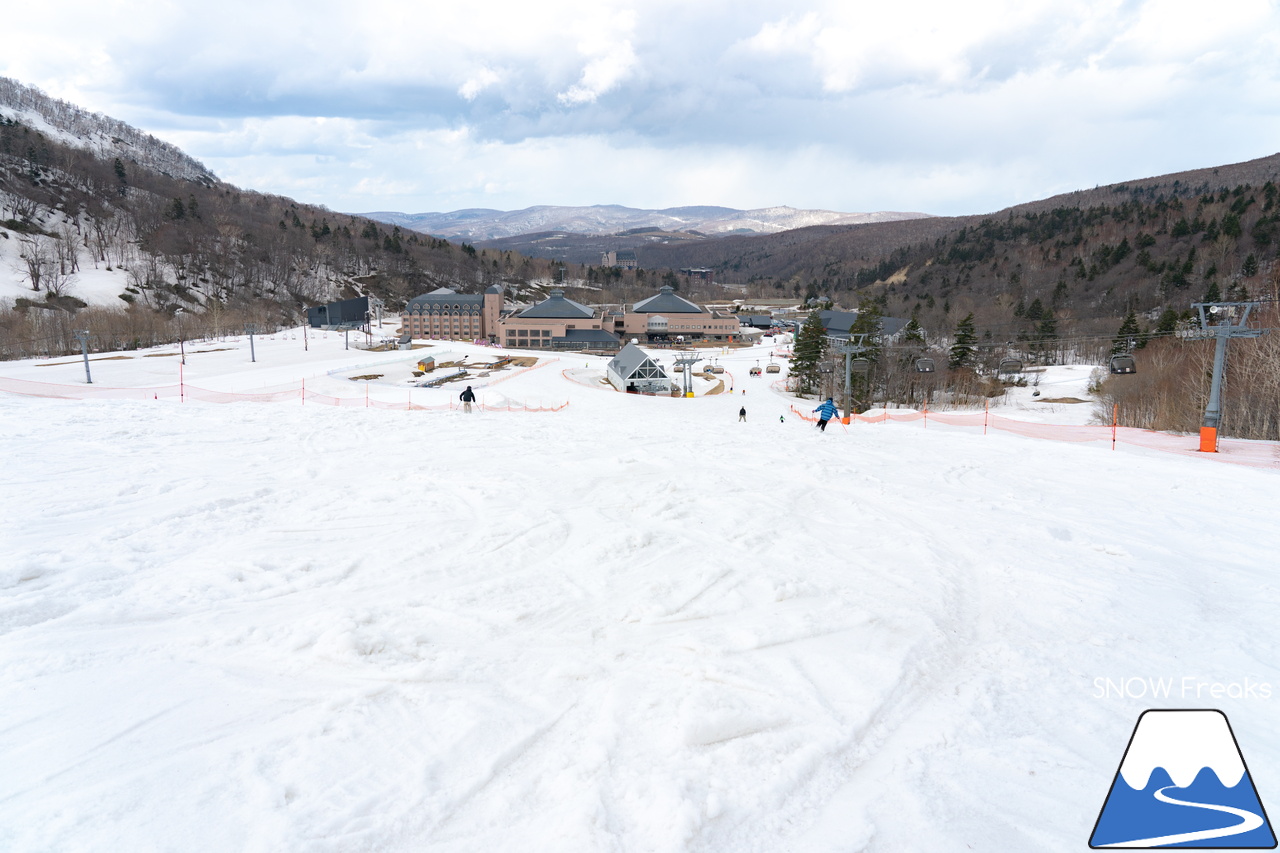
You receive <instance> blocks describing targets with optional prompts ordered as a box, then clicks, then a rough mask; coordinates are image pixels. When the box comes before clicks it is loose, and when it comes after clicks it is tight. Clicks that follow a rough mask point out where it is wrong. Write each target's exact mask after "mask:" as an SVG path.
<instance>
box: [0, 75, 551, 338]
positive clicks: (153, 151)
mask: <svg viewBox="0 0 1280 853" xmlns="http://www.w3.org/2000/svg"><path fill="white" fill-rule="evenodd" d="M0 256H2V257H3V259H4V261H5V263H3V264H0V265H3V266H4V267H5V268H4V269H0V275H2V276H5V277H7V278H8V279H10V280H11V282H16V283H20V287H16V289H11V290H9V291H5V292H6V293H16V294H21V295H19V296H16V298H13V299H11V300H0V353H2V354H4V355H7V356H9V357H14V356H22V355H31V354H36V353H39V352H60V351H66V350H67V349H68V348H69V347H71V346H72V344H73V338H72V334H71V332H72V330H73V328H79V327H85V326H87V327H89V328H90V330H91V331H92V332H93V333H94V335H95V345H97V346H99V347H101V348H107V349H109V348H113V347H118V346H121V345H131V344H135V343H136V344H138V345H141V344H146V343H151V342H155V341H158V340H169V339H173V337H174V336H175V335H176V334H178V331H177V329H176V327H175V326H174V324H173V322H172V318H173V317H174V315H175V313H176V312H177V310H178V309H185V310H184V315H185V318H184V322H185V323H186V324H187V330H188V332H189V333H190V332H191V331H193V330H195V331H198V330H199V329H200V328H202V324H215V323H216V324H217V325H219V326H220V327H221V328H224V329H225V328H230V327H234V326H235V325H236V324H243V323H245V322H256V323H259V324H266V325H270V324H276V323H291V322H296V321H297V320H298V319H299V318H300V317H301V316H302V310H303V309H304V308H305V307H306V306H308V305H314V304H317V303H319V302H323V301H326V300H329V299H334V298H340V297H346V296H352V295H358V294H361V295H362V294H369V295H375V296H379V297H382V298H384V299H385V300H386V302H387V305H388V308H389V309H391V310H395V309H397V308H398V307H399V306H400V304H402V303H403V301H404V300H406V299H408V298H411V297H413V296H415V295H417V294H419V293H422V292H424V291H427V290H431V289H434V288H436V287H440V286H450V287H454V288H456V289H458V290H460V291H463V292H466V291H475V290H477V289H482V288H484V287H487V286H489V285H490V284H493V283H495V282H503V283H506V284H508V285H510V286H512V287H513V288H515V289H517V290H518V289H519V288H520V287H521V286H522V285H523V284H525V283H527V282H530V281H534V280H538V279H540V278H541V279H545V278H547V277H548V276H549V275H550V274H551V264H550V262H548V261H544V260H536V259H525V258H523V257H520V256H518V255H515V254H513V253H502V254H501V255H496V254H495V255H493V256H490V255H489V253H485V252H483V251H477V250H476V249H474V248H473V247H471V246H469V245H467V244H465V243H464V244H454V243H450V242H447V241H445V240H439V239H435V238H432V237H428V236H425V235H421V234H417V233H414V232H409V231H402V230H401V229H399V228H397V227H394V226H387V225H384V224H381V223H377V222H374V221H372V220H368V219H364V218H361V217H354V216H348V215H344V214H340V213H335V212H333V211H330V210H327V209H325V208H322V207H315V206H310V205H304V204H299V203H297V202H294V201H292V200H290V199H287V198H282V197H279V196H273V195H267V194H263V193H257V192H251V191H246V190H242V189H239V188H237V187H234V186H232V185H230V184H227V183H224V182H222V181H219V180H218V179H217V177H216V176H215V175H213V173H212V172H210V171H209V170H208V169H206V168H205V167H204V166H203V165H201V164H200V163H198V162H197V161H195V160H193V159H192V158H190V157H188V156H187V155H185V154H183V153H182V152H181V151H180V150H178V149H177V148H175V147H174V146H172V145H168V144H167V143H164V142H161V141H159V140H157V139H154V138H153V137H149V136H147V135H146V134H143V133H141V132H140V131H137V130H135V129H133V128H130V127H129V126H128V125H124V124H123V123H121V122H118V121H116V120H114V119H110V118H107V117H105V116H101V115H96V114H92V113H88V112H86V111H84V110H81V109H79V108H78V107H75V106H73V105H70V104H67V103H65V102H62V101H57V100H55V99H52V98H49V97H47V96H45V95H43V94H41V93H39V92H38V91H37V90H34V89H30V88H28V87H24V86H21V85H20V84H17V83H15V82H14V81H11V80H6V79H2V78H0ZM107 273H110V274H111V275H112V276H114V279H111V278H108V279H107V280H108V281H112V280H114V281H117V282H118V287H117V288H116V291H117V294H118V295H116V296H114V297H112V298H114V299H115V300H116V302H117V304H118V307H116V308H107V307H102V305H101V303H100V301H99V303H96V304H93V305H90V304H89V303H87V302H86V301H85V300H84V299H81V298H80V297H78V296H77V290H78V288H79V286H80V283H81V282H83V281H85V280H87V279H89V278H90V277H93V278H94V280H95V281H100V280H102V279H103V277H104V276H105V275H106V274H107ZM109 301H110V298H109ZM6 303H7V304H6Z"/></svg>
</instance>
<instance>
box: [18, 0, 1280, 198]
mask: <svg viewBox="0 0 1280 853" xmlns="http://www.w3.org/2000/svg"><path fill="white" fill-rule="evenodd" d="M1277 33H1280V13H1278V12H1277V8H1276V4H1275V3H1274V2H1267V0H1238V2H1233V3H1231V4H1227V5H1219V6H1216V7H1206V6H1204V5H1203V4H1202V3H1199V2H1197V3H1191V2H1179V1H1178V0H1159V2H1156V0H1149V1H1148V2H1126V0H1085V2H1070V3H1069V2H1057V0H1018V2H1015V0H983V2H972V3H956V2H954V0H948V2H941V0H931V1H930V2H926V0H899V2H895V3H892V4H889V3H869V2H857V3H850V2H848V0H797V1H796V2H783V3H779V2H767V1H766V0H702V2H698V3H692V4H691V3H688V2H685V0H648V2H646V3H645V4H643V5H638V4H635V3H634V2H631V0H598V2H591V3H587V2H582V0H546V2H544V3H541V4H528V3H514V2H499V0H475V1H474V2H471V3H467V4H457V3H454V4H444V3H426V4H416V5H415V4H404V3H401V2H395V1H394V0H370V2H367V3H365V4H359V5H352V4H350V3H345V2H338V0H309V2H307V3H305V4H303V3H301V2H286V3H272V4H261V3H257V2H254V3H250V2H247V0H227V2H225V3H222V4H218V5H216V6H215V5H196V4H175V3H170V4H162V5H156V4H152V3H145V2H142V0H115V2H105V3H102V2H97V3H88V2H72V0H65V2H61V3H58V4H54V5H53V6H51V7H49V8H48V9H43V10H42V11H41V14H40V15H38V16H36V15H29V16H25V17H24V16H10V17H9V18H7V19H6V50H5V52H4V55H3V56H0V74H5V75H7V76H12V77H16V78H18V79H20V80H22V81H23V82H28V83H33V84H36V85H39V86H41V87H42V88H44V89H46V91H48V92H50V94H53V95H55V96H58V97H64V98H67V99H68V100H72V101H74V102H76V103H79V104H81V105H83V106H86V107H88V108H90V109H95V110H100V111H103V112H108V113H110V114H112V115H115V116H117V117H119V118H122V119H124V120H126V121H132V122H134V123H136V124H138V125H140V126H141V127H143V128H144V129H145V130H147V131H149V132H152V133H155V134H156V135H158V136H160V137H162V138H165V139H169V140H171V141H174V142H176V143H178V144H180V145H182V146H183V147H184V148H185V149H187V150H188V151H190V153H192V154H193V155H194V156H196V157H198V158H201V159H204V160H206V161H207V162H208V164H209V165H210V166H211V167H212V168H214V169H215V170H216V171H217V172H218V173H219V174H220V175H223V176H225V177H227V178H228V179H230V180H232V181H235V182H238V183H241V184H243V185H246V186H248V187H251V188H257V189H262V190H267V191H272V192H281V193H285V194H294V193H296V194H298V195H299V196H301V197H303V198H305V199H306V200H308V201H316V202H321V203H325V204H328V205H329V206H331V207H335V208H342V209H349V210H352V209H377V208H384V209H385V208H388V207H392V206H400V207H403V208H406V209H411V210H426V209H433V210H442V209H450V208H451V207H467V206H474V205H481V204H482V205H483V206H490V207H493V206H511V207H524V206H528V205H531V204H537V203H568V202H573V203H601V202H618V203H624V204H646V205H655V206H666V205H673V204H683V203H719V204H729V205H732V206H738V207H743V206H766V205H772V204H780V203H787V204H793V205H797V206H805V207H833V208H837V209H848V210H866V209H875V208H909V209H922V210H926V211H929V212H955V213H961V212H977V211H989V210H994V209H997V208H998V207H1000V206H1002V205H1004V204H1008V203H1012V202H1016V201H1021V200H1026V199H1027V198H1029V197H1034V196H1036V195H1042V194H1047V193H1049V192H1053V191H1057V190H1061V189H1071V188H1075V187H1079V186H1092V185H1094V184H1096V183H1106V182H1110V181H1118V180H1125V179H1128V178H1132V177H1137V176H1144V175H1151V174H1159V173H1160V172H1162V171H1172V170H1176V169H1182V168H1190V167H1195V166H1204V165H1215V164H1219V163H1226V162H1232V161H1233V160H1238V159H1247V158H1248V157H1252V156H1260V155H1263V154H1267V153H1271V152H1270V151H1269V150H1268V149H1269V148H1272V147H1274V142H1273V141H1272V140H1274V139H1275V138H1276V131H1277V129H1278V128H1277V125H1278V123H1280V36H1278V35H1277ZM623 164H625V167H623Z"/></svg>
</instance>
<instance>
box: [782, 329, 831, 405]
mask: <svg viewBox="0 0 1280 853" xmlns="http://www.w3.org/2000/svg"><path fill="white" fill-rule="evenodd" d="M825 334H826V329H825V328H823V325H822V318H821V317H819V316H818V312H817V311H811V312H810V313H809V316H808V318H807V319H805V321H804V325H803V326H801V327H800V331H799V332H797V333H796V343H795V346H794V347H793V348H792V354H791V369H790V373H791V375H792V376H795V377H796V379H797V380H798V382H799V388H798V389H797V390H798V391H799V392H800V393H801V394H808V393H809V392H810V391H812V390H813V389H814V388H816V387H817V385H818V378H819V377H818V361H819V360H820V359H821V358H822V351H823V349H824V348H825V346H826V339H825V338H824V337H823V336H824V335H825Z"/></svg>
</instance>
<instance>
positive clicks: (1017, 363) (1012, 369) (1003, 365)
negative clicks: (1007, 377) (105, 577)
mask: <svg viewBox="0 0 1280 853" xmlns="http://www.w3.org/2000/svg"><path fill="white" fill-rule="evenodd" d="M1000 372H1001V373H1021V372H1022V361H1021V360H1019V359H1016V358H1002V359H1000Z"/></svg>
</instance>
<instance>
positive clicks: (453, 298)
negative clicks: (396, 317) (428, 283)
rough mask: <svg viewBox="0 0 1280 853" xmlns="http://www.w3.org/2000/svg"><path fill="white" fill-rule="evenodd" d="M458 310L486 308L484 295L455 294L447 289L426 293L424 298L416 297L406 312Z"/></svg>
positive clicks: (410, 302)
mask: <svg viewBox="0 0 1280 853" xmlns="http://www.w3.org/2000/svg"><path fill="white" fill-rule="evenodd" d="M455 305H456V306H457V307H458V308H482V307H484V294H481V293H454V292H453V291H452V290H448V289H447V288H441V289H440V290H436V291H432V292H431V293H424V294H423V295H422V296H415V297H413V298H412V299H410V300H409V302H408V303H407V304H406V305H405V310H406V311H412V310H413V309H414V308H415V307H416V308H417V309H418V310H419V311H425V310H427V309H430V308H437V309H443V310H452V309H453V307H454V306H455Z"/></svg>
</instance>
